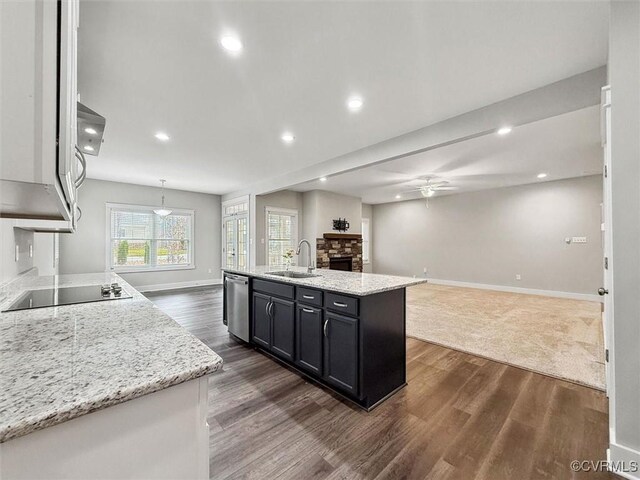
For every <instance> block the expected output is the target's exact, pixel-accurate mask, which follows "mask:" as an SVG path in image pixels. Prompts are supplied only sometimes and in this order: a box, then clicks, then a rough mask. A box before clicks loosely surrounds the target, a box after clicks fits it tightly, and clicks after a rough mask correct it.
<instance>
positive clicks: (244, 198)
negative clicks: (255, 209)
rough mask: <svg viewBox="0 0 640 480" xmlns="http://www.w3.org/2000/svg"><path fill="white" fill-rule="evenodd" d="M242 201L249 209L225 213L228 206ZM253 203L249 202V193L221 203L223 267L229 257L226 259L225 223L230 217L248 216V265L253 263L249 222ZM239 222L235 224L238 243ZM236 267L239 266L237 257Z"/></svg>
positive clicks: (221, 259)
mask: <svg viewBox="0 0 640 480" xmlns="http://www.w3.org/2000/svg"><path fill="white" fill-rule="evenodd" d="M242 203H246V204H247V210H246V211H245V212H242V213H240V214H231V215H227V214H225V210H226V208H227V207H230V206H233V205H239V204H242ZM250 214H251V203H250V202H249V195H243V196H241V197H236V198H232V199H230V200H226V201H224V202H222V203H221V205H220V219H221V221H220V225H221V228H220V230H221V232H220V240H221V245H220V265H221V266H222V268H223V269H224V268H225V267H226V266H227V261H226V260H227V259H226V255H225V254H226V250H225V249H226V233H227V230H226V228H225V223H226V221H227V220H229V219H232V218H233V219H240V218H243V217H244V218H246V220H247V267H249V266H250V265H251V246H250V243H251V226H250V224H249V219H250V217H251V215H250ZM237 229H238V226H237V223H236V226H235V230H236V243H237V240H238V235H237ZM236 267H237V257H236Z"/></svg>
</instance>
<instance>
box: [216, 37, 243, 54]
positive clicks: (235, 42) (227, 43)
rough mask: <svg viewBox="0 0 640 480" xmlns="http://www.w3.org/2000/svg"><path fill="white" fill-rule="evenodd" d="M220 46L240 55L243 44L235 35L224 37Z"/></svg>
mask: <svg viewBox="0 0 640 480" xmlns="http://www.w3.org/2000/svg"><path fill="white" fill-rule="evenodd" d="M220 45H222V48H224V49H225V50H226V51H227V52H231V53H239V52H240V51H241V50H242V42H241V41H240V39H239V38H238V37H236V36H235V35H224V36H223V37H222V38H221V39H220Z"/></svg>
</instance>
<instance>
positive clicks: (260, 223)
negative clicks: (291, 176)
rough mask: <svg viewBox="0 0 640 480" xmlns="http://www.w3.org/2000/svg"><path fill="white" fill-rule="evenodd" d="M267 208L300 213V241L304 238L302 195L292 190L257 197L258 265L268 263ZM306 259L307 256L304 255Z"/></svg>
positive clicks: (256, 236)
mask: <svg viewBox="0 0 640 480" xmlns="http://www.w3.org/2000/svg"><path fill="white" fill-rule="evenodd" d="M266 207H279V208H287V209H291V210H297V211H298V240H301V239H302V238H303V237H302V235H303V229H302V225H303V202H302V193H300V192H294V191H292V190H281V191H279V192H274V193H270V194H268V195H257V196H256V235H255V238H256V241H257V242H258V243H257V245H256V265H264V264H265V262H266V252H267V251H266V248H267V246H266V231H265V230H266V214H265V212H266ZM302 257H303V258H306V254H304V255H302Z"/></svg>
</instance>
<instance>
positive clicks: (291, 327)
mask: <svg viewBox="0 0 640 480" xmlns="http://www.w3.org/2000/svg"><path fill="white" fill-rule="evenodd" d="M271 305H272V306H271V309H270V313H271V323H272V329H271V351H272V352H273V353H275V354H276V355H278V356H280V357H282V358H284V359H285V360H289V361H290V362H293V354H294V344H295V309H294V306H293V302H290V301H288V300H282V299H280V298H276V297H271Z"/></svg>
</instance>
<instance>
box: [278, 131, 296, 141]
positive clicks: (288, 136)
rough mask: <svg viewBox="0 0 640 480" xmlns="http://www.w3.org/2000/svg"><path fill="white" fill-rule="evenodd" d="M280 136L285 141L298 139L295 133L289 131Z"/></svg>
mask: <svg viewBox="0 0 640 480" xmlns="http://www.w3.org/2000/svg"><path fill="white" fill-rule="evenodd" d="M280 138H281V139H282V141H283V142H284V143H291V142H293V141H294V140H295V139H296V137H294V136H293V133H289V132H285V133H283V134H282V136H281V137H280Z"/></svg>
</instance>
